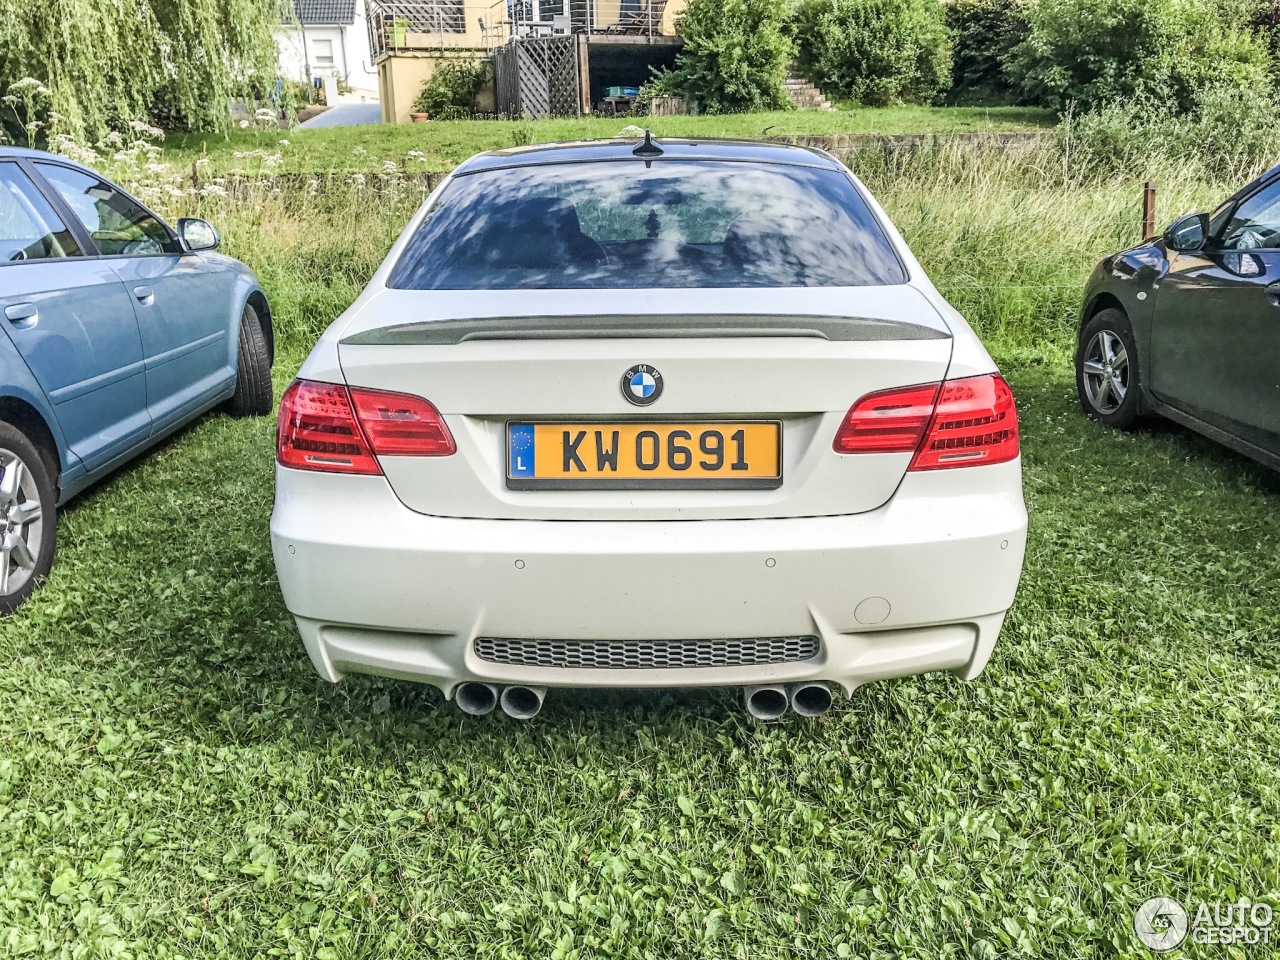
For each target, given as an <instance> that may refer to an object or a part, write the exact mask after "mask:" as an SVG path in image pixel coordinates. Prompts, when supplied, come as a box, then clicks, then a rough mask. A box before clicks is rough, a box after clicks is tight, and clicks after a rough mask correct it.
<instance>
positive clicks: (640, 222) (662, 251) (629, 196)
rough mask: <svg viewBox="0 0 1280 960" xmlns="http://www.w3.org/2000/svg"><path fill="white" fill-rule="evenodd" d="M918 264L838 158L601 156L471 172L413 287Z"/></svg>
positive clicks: (872, 281)
mask: <svg viewBox="0 0 1280 960" xmlns="http://www.w3.org/2000/svg"><path fill="white" fill-rule="evenodd" d="M904 282H906V273H905V271H904V270H903V267H902V264H901V263H900V262H899V260H898V258H897V256H896V255H895V254H894V251H893V249H892V247H890V245H889V242H888V239H887V238H886V237H885V235H884V232H883V231H882V230H881V229H880V226H879V224H877V223H876V220H875V218H874V217H873V216H872V214H871V211H870V210H869V209H868V208H867V205H866V203H865V202H864V201H863V199H862V197H861V196H860V195H859V193H858V191H857V190H856V189H855V188H854V186H853V183H852V181H851V180H850V179H849V178H848V177H847V176H845V175H844V174H843V173H841V172H839V171H836V170H820V169H814V168H809V167H801V166H786V165H778V164H770V165H765V164H759V163H741V162H737V163H735V162H714V161H665V160H664V161H657V162H654V163H652V164H651V165H648V166H647V165H645V164H643V163H641V162H639V161H630V160H625V161H596V162H584V163H562V164H546V165H542V166H528V167H514V168H508V169H503V170H490V171H485V172H481V173H473V174H463V175H461V176H459V177H457V178H456V179H454V181H453V182H452V183H451V184H450V185H449V186H448V188H446V190H445V192H444V193H443V194H442V195H441V197H440V199H439V200H438V202H437V203H436V205H435V206H434V208H433V209H432V210H431V212H430V214H429V215H428V216H427V218H426V219H425V220H424V221H423V223H422V224H421V226H420V227H419V228H418V231H417V232H416V233H415V234H414V236H413V238H412V239H411V240H410V241H409V244H408V246H407V247H406V248H405V251H404V253H403V254H402V255H401V257H400V260H399V262H398V263H397V264H396V266H395V269H394V270H393V271H392V273H391V280H390V284H389V285H390V286H391V287H394V288H398V289H408V290H518V289H583V288H587V289H590V288H599V289H618V288H636V287H863V286H879V285H884V284H893V283H904Z"/></svg>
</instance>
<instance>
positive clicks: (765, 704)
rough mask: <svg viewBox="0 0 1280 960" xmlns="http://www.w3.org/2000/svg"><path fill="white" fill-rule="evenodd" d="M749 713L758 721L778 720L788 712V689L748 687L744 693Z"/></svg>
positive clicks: (763, 686) (765, 686)
mask: <svg viewBox="0 0 1280 960" xmlns="http://www.w3.org/2000/svg"><path fill="white" fill-rule="evenodd" d="M742 692H743V695H744V698H745V700H746V703H747V713H749V714H751V715H752V716H753V717H755V718H756V719H757V720H777V719H778V718H779V717H780V716H782V715H783V714H784V713H786V712H787V704H788V698H787V690H786V687H779V686H771V685H761V686H758V687H747V688H745V689H744V690H743V691H742Z"/></svg>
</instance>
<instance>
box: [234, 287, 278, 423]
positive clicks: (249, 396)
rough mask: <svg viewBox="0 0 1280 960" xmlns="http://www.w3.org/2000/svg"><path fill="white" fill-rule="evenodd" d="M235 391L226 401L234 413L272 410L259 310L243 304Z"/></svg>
mask: <svg viewBox="0 0 1280 960" xmlns="http://www.w3.org/2000/svg"><path fill="white" fill-rule="evenodd" d="M236 359H237V363H236V392H235V393H234V394H232V395H231V399H230V400H228V401H227V413H229V414H231V416H233V417H263V416H266V415H267V414H269V413H270V412H271V351H270V349H269V348H268V347H267V338H266V336H265V335H264V334H263V332H262V324H261V323H260V322H259V320H258V311H256V310H254V309H253V307H251V306H250V305H249V304H247V303H246V304H245V305H244V315H243V316H242V317H241V318H240V346H239V349H238V350H237V352H236Z"/></svg>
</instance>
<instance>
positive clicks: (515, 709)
mask: <svg viewBox="0 0 1280 960" xmlns="http://www.w3.org/2000/svg"><path fill="white" fill-rule="evenodd" d="M546 695H547V688H546V687H505V688H503V691H502V695H501V696H500V697H498V703H499V704H500V705H501V707H502V712H503V713H505V714H506V715H507V716H508V717H515V718H516V719H517V720H532V719H533V718H534V717H536V716H537V715H538V711H539V710H541V709H542V700H543V698H544V697H545V696H546Z"/></svg>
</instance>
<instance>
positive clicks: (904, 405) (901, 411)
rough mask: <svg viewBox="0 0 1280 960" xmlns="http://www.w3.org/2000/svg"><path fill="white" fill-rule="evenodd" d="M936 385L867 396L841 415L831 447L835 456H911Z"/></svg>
mask: <svg viewBox="0 0 1280 960" xmlns="http://www.w3.org/2000/svg"><path fill="white" fill-rule="evenodd" d="M940 386H941V384H938V383H922V384H919V385H918V386H914V387H897V388H894V389H893V390H881V391H880V392H879V393H869V394H867V395H866V396H865V397H863V398H862V399H861V400H859V401H858V402H857V403H855V404H854V405H853V406H852V407H851V408H850V410H849V412H848V414H846V415H845V418H844V423H843V424H842V425H841V426H840V430H839V431H838V432H837V433H836V439H835V443H833V444H832V447H833V449H834V450H835V451H836V453H914V452H915V451H916V450H917V449H919V447H920V440H921V438H922V437H924V431H925V428H926V427H927V426H928V425H929V418H930V417H931V416H933V405H934V402H935V401H936V400H937V398H938V387H940Z"/></svg>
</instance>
